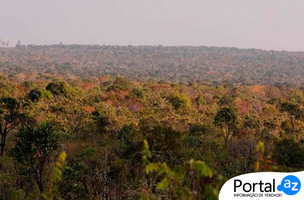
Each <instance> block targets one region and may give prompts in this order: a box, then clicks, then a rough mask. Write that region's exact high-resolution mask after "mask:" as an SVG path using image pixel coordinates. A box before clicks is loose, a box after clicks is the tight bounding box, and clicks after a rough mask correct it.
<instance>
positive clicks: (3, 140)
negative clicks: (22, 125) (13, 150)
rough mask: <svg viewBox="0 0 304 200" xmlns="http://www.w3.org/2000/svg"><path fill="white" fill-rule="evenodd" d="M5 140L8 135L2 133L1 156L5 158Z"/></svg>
mask: <svg viewBox="0 0 304 200" xmlns="http://www.w3.org/2000/svg"><path fill="white" fill-rule="evenodd" d="M5 138H6V134H5V133H2V137H1V143H0V146H1V154H0V155H1V156H3V153H4V147H5Z"/></svg>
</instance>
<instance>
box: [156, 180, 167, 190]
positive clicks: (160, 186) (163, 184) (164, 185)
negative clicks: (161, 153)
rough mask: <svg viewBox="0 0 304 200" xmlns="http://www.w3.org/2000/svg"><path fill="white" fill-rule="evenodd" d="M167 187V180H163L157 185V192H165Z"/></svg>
mask: <svg viewBox="0 0 304 200" xmlns="http://www.w3.org/2000/svg"><path fill="white" fill-rule="evenodd" d="M168 186H169V181H168V179H167V178H164V179H163V180H161V181H160V182H159V183H158V184H157V186H156V188H157V189H159V190H165V189H167V188H168Z"/></svg>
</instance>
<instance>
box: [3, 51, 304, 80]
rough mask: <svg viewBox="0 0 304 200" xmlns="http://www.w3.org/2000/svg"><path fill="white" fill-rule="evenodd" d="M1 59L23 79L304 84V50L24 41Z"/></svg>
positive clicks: (7, 69)
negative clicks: (126, 79)
mask: <svg viewBox="0 0 304 200" xmlns="http://www.w3.org/2000/svg"><path fill="white" fill-rule="evenodd" d="M0 58H1V59H0V66H1V69H0V70H1V71H0V72H2V73H9V74H10V75H11V76H14V75H22V78H24V77H28V76H29V75H30V76H35V77H36V78H37V75H43V76H48V75H52V76H57V77H58V76H60V77H64V78H74V77H80V78H91V77H99V76H102V75H111V76H114V77H117V76H118V75H122V76H124V77H126V78H130V79H136V80H150V79H153V80H161V79H163V80H166V81H170V82H183V83H187V82H192V81H200V82H209V83H212V82H214V83H218V82H219V83H225V84H240V83H241V84H243V85H254V84H269V83H270V84H275V85H277V86H280V85H293V86H302V85H303V84H304V52H285V51H282V52H278V51H263V50H256V49H237V48H218V47H163V46H127V47H124V46H98V45H95V46H80V45H52V46H33V45H28V46H22V45H19V46H17V48H0ZM16 78H17V79H20V78H21V77H16ZM32 78H33V77H32ZM38 78H40V76H38Z"/></svg>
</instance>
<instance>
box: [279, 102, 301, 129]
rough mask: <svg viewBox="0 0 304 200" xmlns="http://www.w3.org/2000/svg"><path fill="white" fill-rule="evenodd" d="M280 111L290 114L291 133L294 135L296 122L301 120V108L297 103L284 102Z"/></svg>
mask: <svg viewBox="0 0 304 200" xmlns="http://www.w3.org/2000/svg"><path fill="white" fill-rule="evenodd" d="M280 110H281V112H286V113H287V114H288V117H289V120H290V123H291V130H290V133H291V135H293V134H294V133H295V123H296V120H298V119H300V118H301V116H302V110H301V108H300V106H299V105H298V104H296V103H291V102H284V103H282V105H281V109H280Z"/></svg>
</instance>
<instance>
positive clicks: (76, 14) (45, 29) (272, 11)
mask: <svg viewBox="0 0 304 200" xmlns="http://www.w3.org/2000/svg"><path fill="white" fill-rule="evenodd" d="M0 27H1V28H0V39H5V40H11V41H16V40H18V39H20V40H21V42H22V44H58V43H59V42H62V43H64V44H100V45H103V44H105V45H129V44H130V45H160V44H161V45H170V46H172V45H195V46H200V45H205V46H233V47H242V48H243V47H244V48H262V49H268V50H270V49H276V50H295V51H298V50H301V51H304V1H303V0H0Z"/></svg>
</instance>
